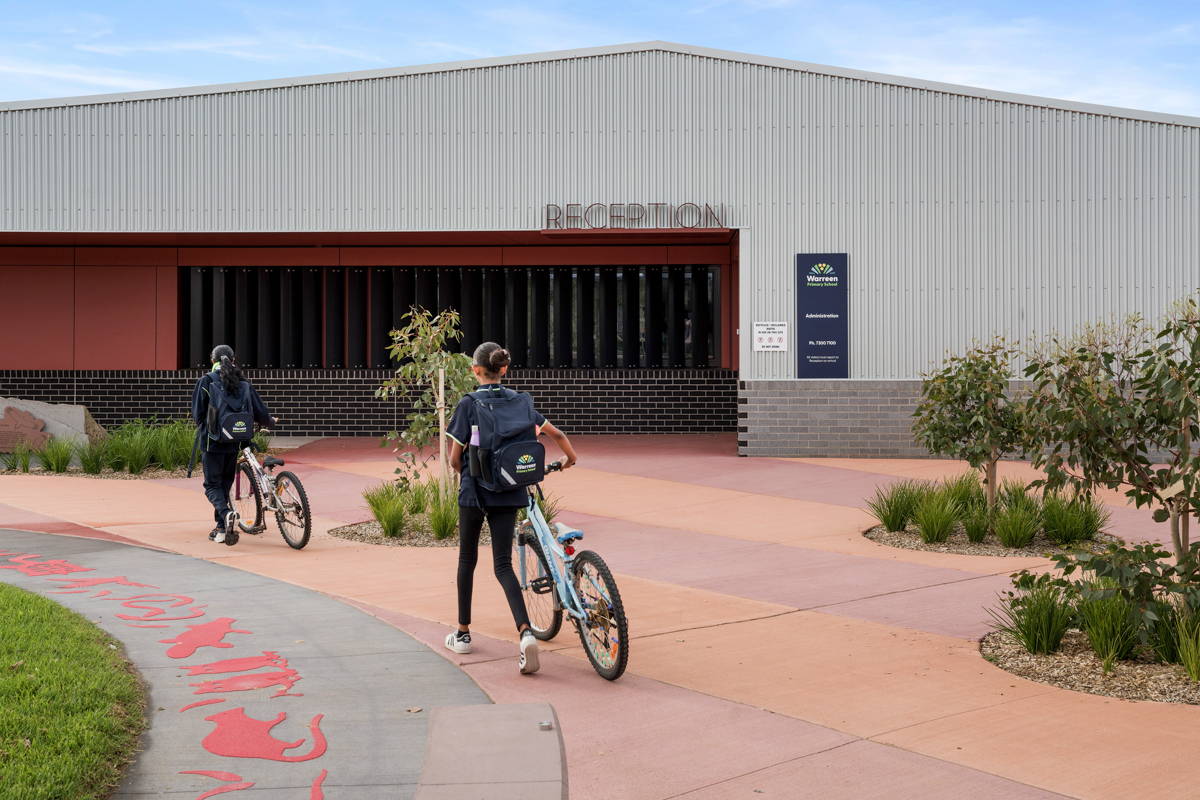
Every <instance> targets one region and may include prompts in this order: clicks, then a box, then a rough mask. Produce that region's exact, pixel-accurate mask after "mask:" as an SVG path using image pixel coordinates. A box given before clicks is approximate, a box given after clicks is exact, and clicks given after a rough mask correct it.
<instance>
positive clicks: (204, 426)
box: [192, 370, 275, 453]
mask: <svg viewBox="0 0 1200 800" xmlns="http://www.w3.org/2000/svg"><path fill="white" fill-rule="evenodd" d="M219 380H221V376H220V374H219V373H218V372H217V371H216V370H213V371H212V372H206V373H205V374H203V375H201V376H200V380H198V381H196V388H195V389H193V390H192V419H193V420H195V421H196V426H197V427H198V428H200V434H201V436H203V437H204V438H202V439H201V440H200V449H201V450H203V451H204V452H206V453H236V452H238V451H239V450H241V449H242V447H244V446H245V443H244V442H229V441H222V440H219V439H218V440H217V441H215V442H214V441H213V440H212V439H210V438H209V436H208V398H209V390H208V387H209V386H211V385H212V382H213V381H219ZM246 383H250V381H246ZM250 413H251V414H253V415H254V421H255V422H257V423H258V424H259V425H262V426H263V427H264V428H274V427H275V423H274V421H273V420H272V419H271V412H270V411H268V410H267V404H266V403H264V402H263V401H262V398H261V397H259V396H258V392H257V391H255V389H254V385H253V384H251V385H250Z"/></svg>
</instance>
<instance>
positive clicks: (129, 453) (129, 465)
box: [108, 425, 156, 475]
mask: <svg viewBox="0 0 1200 800" xmlns="http://www.w3.org/2000/svg"><path fill="white" fill-rule="evenodd" d="M155 438H156V437H155V434H154V432H153V431H152V430H151V429H149V428H147V427H145V426H144V425H122V426H121V427H120V428H118V429H117V431H116V432H115V433H114V434H113V436H112V444H111V445H110V447H109V453H110V455H109V462H108V463H109V466H111V467H112V468H113V469H114V470H120V469H126V470H128V471H129V474H130V475H140V474H141V473H142V472H144V471H145V469H146V467H148V466H150V461H151V459H152V458H153V457H154V440H155Z"/></svg>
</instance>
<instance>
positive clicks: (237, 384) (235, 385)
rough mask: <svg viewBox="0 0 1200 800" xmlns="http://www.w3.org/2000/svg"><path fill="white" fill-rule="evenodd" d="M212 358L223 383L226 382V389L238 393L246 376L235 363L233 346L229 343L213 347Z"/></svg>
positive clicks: (230, 392) (234, 393)
mask: <svg viewBox="0 0 1200 800" xmlns="http://www.w3.org/2000/svg"><path fill="white" fill-rule="evenodd" d="M212 360H213V365H214V366H216V367H217V369H218V371H219V373H220V375H221V383H223V384H225V391H226V392H227V393H229V394H232V395H236V394H237V393H238V392H239V391H240V390H241V383H242V381H244V380H245V379H246V378H245V376H244V375H242V371H241V370H240V369H238V368H237V365H236V364H234V363H233V348H232V347H230V346H229V345H227V344H219V345H217V346H216V347H214V348H213V351H212Z"/></svg>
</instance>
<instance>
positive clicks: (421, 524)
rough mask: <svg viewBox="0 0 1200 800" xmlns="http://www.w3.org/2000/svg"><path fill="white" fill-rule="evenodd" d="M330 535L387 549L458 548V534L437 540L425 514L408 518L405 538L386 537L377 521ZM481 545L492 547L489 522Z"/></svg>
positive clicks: (348, 526) (405, 521) (337, 529)
mask: <svg viewBox="0 0 1200 800" xmlns="http://www.w3.org/2000/svg"><path fill="white" fill-rule="evenodd" d="M329 535H330V536H336V537H338V538H339V539H349V540H350V541H352V542H360V543H362V544H382V545H385V546H387V547H458V535H457V534H455V535H454V536H449V537H447V538H445V539H435V538H434V537H433V531H431V530H430V529H429V523H428V522H427V520H426V515H425V514H416V515H411V516H408V517H406V518H405V520H404V535H403V536H396V537H389V536H384V535H383V526H382V525H380V524H379V523H378V522H376V521H375V520H371V521H369V522H359V523H356V524H354V525H343V526H342V527H340V528H334V529H333V530H331V531H329ZM479 543H480V544H482V545H490V544H491V543H492V535H491V532H490V531H489V530H488V524H487V522H484V523H483V530H482V531H481V532H480V534H479Z"/></svg>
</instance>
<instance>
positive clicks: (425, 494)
mask: <svg viewBox="0 0 1200 800" xmlns="http://www.w3.org/2000/svg"><path fill="white" fill-rule="evenodd" d="M432 493H433V490H432V489H431V488H430V485H429V484H428V483H421V482H420V481H410V482H409V484H408V489H407V491H405V493H404V502H405V508H406V510H407V511H408V513H409V514H410V515H412V516H416V515H417V514H424V513H425V510H426V509H427V508H428V507H429V500H430V495H431V494H432Z"/></svg>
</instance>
